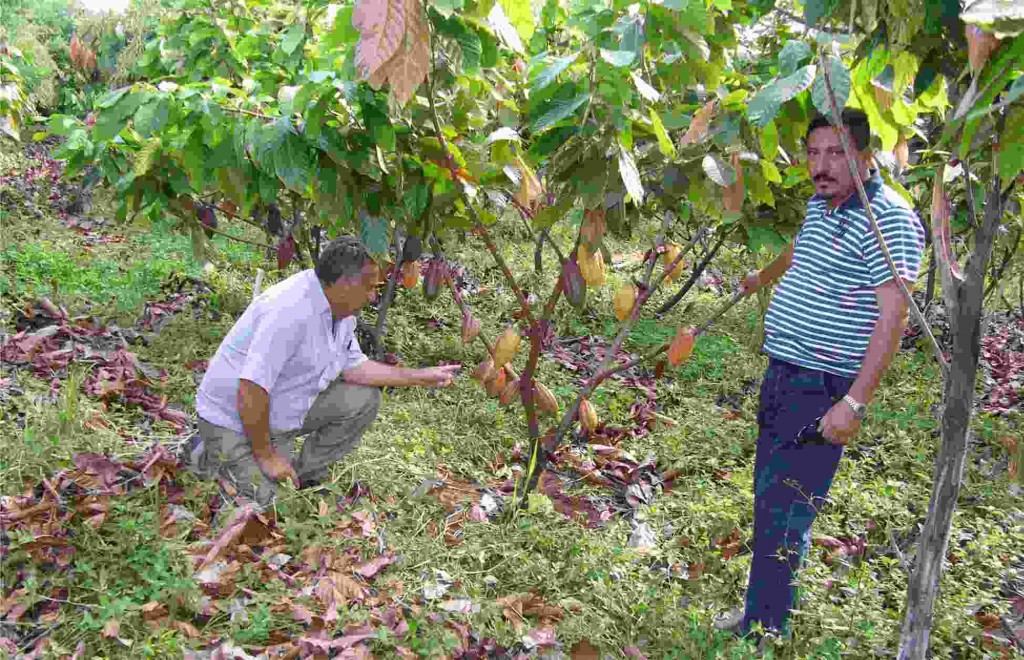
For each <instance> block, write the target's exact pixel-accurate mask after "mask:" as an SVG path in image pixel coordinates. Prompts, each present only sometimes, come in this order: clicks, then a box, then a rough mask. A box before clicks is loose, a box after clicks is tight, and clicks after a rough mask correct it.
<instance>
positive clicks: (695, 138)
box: [679, 99, 718, 147]
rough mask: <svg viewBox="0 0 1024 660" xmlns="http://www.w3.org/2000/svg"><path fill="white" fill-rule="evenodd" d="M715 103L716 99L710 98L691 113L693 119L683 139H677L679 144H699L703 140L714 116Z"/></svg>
mask: <svg viewBox="0 0 1024 660" xmlns="http://www.w3.org/2000/svg"><path fill="white" fill-rule="evenodd" d="M717 103H718V101H717V99H712V100H710V101H708V102H707V103H705V104H704V107H702V108H701V109H700V110H698V111H697V112H696V114H694V115H693V121H692V122H690V128H688V129H687V131H686V134H685V135H683V139H682V140H680V141H679V143H680V144H681V145H683V146H684V147H685V146H686V145H688V144H700V143H701V142H703V141H704V138H706V137H707V135H708V128H709V126H710V125H711V119H712V117H714V116H715V105H716V104H717Z"/></svg>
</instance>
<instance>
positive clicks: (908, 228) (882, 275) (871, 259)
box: [863, 206, 924, 287]
mask: <svg viewBox="0 0 1024 660" xmlns="http://www.w3.org/2000/svg"><path fill="white" fill-rule="evenodd" d="M878 229H879V231H880V232H881V233H882V238H884V239H885V245H886V247H888V248H889V256H891V257H892V260H893V263H894V264H895V265H896V271H897V272H898V273H899V274H900V277H901V278H903V280H904V281H906V282H915V281H917V278H918V276H919V275H920V272H921V258H922V255H923V254H924V229H923V228H922V226H921V222H920V221H919V220H918V219H917V215H916V214H915V213H914V212H913V211H911V210H910V209H906V208H903V207H899V206H896V207H893V208H892V209H889V210H887V211H884V212H883V213H881V214H879V217H878ZM863 248H864V262H865V264H866V265H867V268H868V280H869V281H868V284H869V286H871V287H879V286H881V285H883V284H885V283H886V282H888V281H889V280H891V279H892V271H890V270H889V265H888V264H887V263H886V261H885V256H884V255H883V254H882V248H881V246H880V245H879V244H878V239H877V238H875V232H874V231H872V230H871V227H870V225H869V226H868V230H867V233H866V235H865V236H864V244H863Z"/></svg>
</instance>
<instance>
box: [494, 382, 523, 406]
mask: <svg viewBox="0 0 1024 660" xmlns="http://www.w3.org/2000/svg"><path fill="white" fill-rule="evenodd" d="M518 396H519V379H518V378H515V379H513V380H512V382H510V383H509V384H508V385H506V386H505V389H503V390H502V391H501V394H499V395H498V403H500V404H501V405H503V406H507V405H508V404H510V403H512V402H513V401H515V400H516V397H518Z"/></svg>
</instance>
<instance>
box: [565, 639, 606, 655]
mask: <svg viewBox="0 0 1024 660" xmlns="http://www.w3.org/2000/svg"><path fill="white" fill-rule="evenodd" d="M569 653H570V656H569V657H570V658H572V660H598V658H600V657H601V655H600V651H598V649H597V647H595V646H594V645H593V644H591V643H590V640H588V639H587V638H583V639H581V640H580V641H578V642H576V643H575V644H573V646H572V649H571V650H570V651H569Z"/></svg>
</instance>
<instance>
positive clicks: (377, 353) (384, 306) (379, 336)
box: [373, 226, 404, 362]
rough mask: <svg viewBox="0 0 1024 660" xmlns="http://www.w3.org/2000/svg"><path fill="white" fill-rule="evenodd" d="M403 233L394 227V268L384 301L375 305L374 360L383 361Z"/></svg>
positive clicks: (400, 259)
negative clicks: (389, 311)
mask: <svg viewBox="0 0 1024 660" xmlns="http://www.w3.org/2000/svg"><path fill="white" fill-rule="evenodd" d="M403 234H404V232H403V231H402V228H401V227H400V226H396V227H395V244H394V254H395V267H394V268H393V269H392V270H391V277H389V278H388V287H387V289H386V290H385V292H384V299H383V300H381V301H380V304H379V305H377V326H376V328H374V332H373V354H374V358H373V359H375V360H377V361H378V362H379V361H382V360H383V359H384V353H385V350H384V337H385V336H386V335H387V332H388V326H387V319H388V310H389V309H391V303H392V302H394V300H395V289H397V288H398V279H399V278H400V277H402V239H403Z"/></svg>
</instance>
